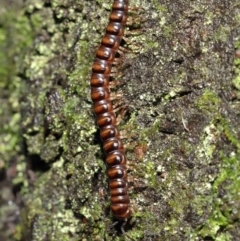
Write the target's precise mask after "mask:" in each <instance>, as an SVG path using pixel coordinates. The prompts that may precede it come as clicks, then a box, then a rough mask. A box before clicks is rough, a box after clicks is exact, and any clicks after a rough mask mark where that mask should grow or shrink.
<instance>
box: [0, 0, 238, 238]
mask: <svg viewBox="0 0 240 241" xmlns="http://www.w3.org/2000/svg"><path fill="white" fill-rule="evenodd" d="M0 4H1V5H3V6H4V7H5V8H6V2H4V1H3V0H2V1H1V2H0ZM14 4H15V3H14ZM14 4H13V5H14ZM111 4H112V1H109V0H99V1H95V0H76V1H61V0H55V1H49V0H44V1H38V0H27V1H25V2H24V3H22V4H21V5H20V4H19V5H18V6H17V7H15V5H14V8H12V9H11V11H12V13H13V14H12V15H11V16H10V15H9V12H4V14H5V15H3V16H8V17H9V20H10V21H9V24H6V22H4V21H3V19H2V20H1V29H3V31H5V32H4V34H3V35H2V36H4V37H7V38H6V39H7V40H8V41H13V43H12V44H11V45H10V46H11V47H9V46H7V47H6V51H7V53H8V56H7V57H8V58H7V59H8V61H10V60H13V59H14V57H15V62H14V61H13V62H14V63H13V66H14V67H13V68H14V71H10V72H12V73H11V75H9V71H6V69H7V70H8V68H9V66H11V65H10V64H7V65H6V64H5V65H4V68H2V69H3V70H4V71H5V73H8V74H5V75H4V76H7V77H6V79H4V85H2V87H3V91H4V90H7V91H6V95H2V96H1V99H2V101H3V103H4V105H3V107H1V108H2V112H3V113H4V116H5V117H6V118H2V120H1V124H2V125H3V126H5V129H4V128H3V131H2V137H3V139H4V138H5V139H4V140H15V142H13V141H12V142H11V144H12V146H10V147H11V148H10V149H9V150H8V149H7V147H9V143H10V141H5V142H4V141H3V142H2V143H3V144H2V146H3V147H4V148H3V147H2V150H3V151H2V152H1V157H2V159H3V162H4V167H2V173H3V177H4V178H3V180H2V185H1V187H2V188H3V187H4V184H6V186H8V189H9V190H12V189H13V190H15V192H14V196H13V197H12V196H10V197H9V196H8V198H12V199H11V200H13V203H14V207H15V208H16V210H17V211H19V212H20V217H18V216H17V215H14V214H12V216H13V217H14V220H16V221H15V222H11V224H12V226H13V227H14V228H12V229H11V230H10V231H9V234H8V236H4V235H3V234H1V235H2V236H1V235H0V237H3V240H17V241H20V240H23V241H28V240H29V241H32V240H34V241H43V240H49V241H50V240H51V241H57V240H66V241H68V240H69V241H70V240H71V241H75V240H76V241H77V240H96V241H97V240H129V237H131V238H132V239H134V240H144V241H147V240H149V241H150V240H159V241H162V240H164V241H166V240H167V241H168V240H169V241H175V240H176V241H179V240H182V241H186V240H188V241H203V240H216V241H227V240H240V239H239V237H240V233H239V232H240V231H239V230H240V225H239V218H240V208H239V205H240V202H239V197H238V196H239V195H238V193H239V191H240V183H239V177H238V173H239V171H240V164H239V163H240V162H239V159H240V142H239V137H240V127H239V126H240V122H239V114H240V104H239V100H240V80H239V78H240V77H239V73H240V71H239V68H240V67H239V66H240V58H239V55H238V51H239V49H240V15H239V11H240V3H239V1H237V0H233V1H225V0H218V1H206V0H204V1H191V0H187V1H182V0H180V1H171V0H170V1H163V0H151V1H140V0H135V1H130V7H132V9H131V10H130V14H129V21H128V26H127V31H126V33H125V36H126V38H125V39H124V41H123V49H122V51H121V53H120V54H119V56H118V59H120V62H119V63H118V64H116V66H115V70H116V73H113V77H114V81H113V84H112V86H113V88H112V89H111V93H112V96H114V100H113V102H114V105H115V107H116V108H118V107H120V110H119V111H118V112H117V113H118V115H119V116H121V113H124V114H123V115H122V116H121V122H120V125H119V129H120V130H121V133H122V136H123V141H124V144H125V146H126V150H127V158H128V170H129V186H130V198H131V205H132V208H133V210H134V214H133V218H132V220H129V222H128V224H127V226H126V227H125V231H126V232H127V235H122V234H121V233H120V232H118V231H119V230H118V228H119V227H118V226H116V227H113V228H109V227H110V226H111V224H112V223H113V222H114V221H113V218H112V216H111V213H110V210H109V193H108V181H107V176H106V166H105V160H104V154H103V151H102V147H101V141H100V139H99V133H98V129H97V127H96V125H95V117H94V115H93V112H92V102H91V98H90V87H89V86H90V85H89V80H90V76H91V64H92V61H93V58H94V55H95V51H96V49H97V47H98V45H99V43H100V41H101V37H102V36H103V34H104V32H105V27H106V25H107V23H108V16H109V12H110V9H111ZM13 5H12V6H13ZM14 13H15V14H14ZM9 26H11V28H10V27H9ZM12 28H13V29H15V32H14V36H13V37H12V38H10V37H9V33H11V32H12V31H10V30H11V29H12ZM10 39H11V40H10ZM16 39H17V40H18V41H16ZM5 43H6V41H0V46H1V48H2V49H4V48H5V47H4V46H5V45H4V44H5ZM12 46H14V48H12ZM26 49H27V51H26ZM11 51H12V52H11ZM23 53H24V55H23ZM22 56H24V57H22ZM16 57H18V61H16ZM0 59H1V57H0ZM3 62H4V61H3ZM11 86H14V88H11ZM6 97H7V99H8V100H7V101H5V100H6ZM9 103H10V104H9ZM8 107H9V108H8ZM20 113H21V118H20ZM13 127H14V128H13ZM10 130H11V132H10ZM7 136H9V138H10V139H7ZM14 138H15V139H14ZM13 169H14V171H12V170H13ZM11 171H12V172H11ZM9 173H10V174H9ZM11 173H13V174H11ZM9 195H10V194H9ZM11 195H12V194H11ZM1 202H2V205H3V207H4V210H6V207H7V198H5V199H3V198H2V200H1ZM13 210H15V209H13ZM13 212H14V211H12V210H11V213H13ZM6 215H9V213H8V212H7V211H5V212H3V214H1V217H2V219H7V218H6ZM16 223H17V224H16ZM4 231H5V226H4V225H2V226H1V231H0V232H1V233H4ZM13 233H14V234H13Z"/></svg>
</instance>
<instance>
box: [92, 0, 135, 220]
mask: <svg viewBox="0 0 240 241" xmlns="http://www.w3.org/2000/svg"><path fill="white" fill-rule="evenodd" d="M127 14H128V0H114V2H113V5H112V10H111V13H110V17H109V23H108V25H107V28H106V33H105V36H104V37H103V38H102V42H101V45H100V47H99V48H98V50H97V53H96V57H95V60H94V62H93V66H92V76H91V97H92V101H93V109H94V113H95V115H96V119H97V121H96V122H97V125H98V127H99V129H100V137H101V140H102V142H103V150H104V152H105V154H106V163H107V166H108V171H107V174H108V179H109V189H110V195H111V211H112V214H113V216H114V217H115V218H116V219H118V220H124V222H126V221H127V220H128V218H129V217H130V216H131V215H132V211H131V208H130V199H129V195H128V179H127V167H126V154H125V149H124V147H123V144H122V141H121V138H120V133H119V131H118V128H117V119H116V115H115V113H114V111H113V109H114V108H113V104H112V102H111V99H110V88H109V79H110V73H111V68H112V65H113V62H114V58H115V55H116V53H117V51H118V48H119V46H120V43H121V40H122V37H123V34H124V28H125V25H126V22H127Z"/></svg>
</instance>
